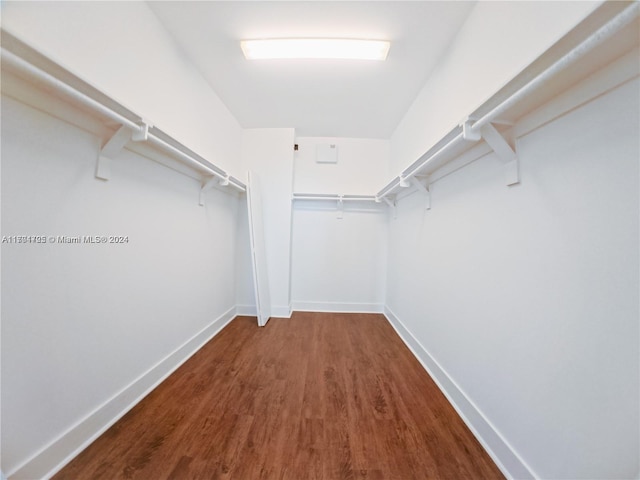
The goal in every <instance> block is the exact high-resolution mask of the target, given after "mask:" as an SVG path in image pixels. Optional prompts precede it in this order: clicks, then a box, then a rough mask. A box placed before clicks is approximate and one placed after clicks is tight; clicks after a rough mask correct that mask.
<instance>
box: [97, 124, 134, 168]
mask: <svg viewBox="0 0 640 480" xmlns="http://www.w3.org/2000/svg"><path fill="white" fill-rule="evenodd" d="M131 134H132V132H131V129H130V128H129V127H126V126H124V125H122V126H121V127H120V128H119V129H118V130H117V131H116V133H114V134H113V135H112V136H111V138H110V139H109V140H107V143H105V144H104V146H103V147H102V148H101V149H100V154H99V155H98V163H97V165H96V178H99V179H101V180H109V179H110V178H111V160H112V159H113V158H114V157H115V156H116V155H118V153H120V151H121V150H122V149H123V148H124V146H125V145H126V144H127V143H128V142H129V141H130V140H131Z"/></svg>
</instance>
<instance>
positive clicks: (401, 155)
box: [390, 1, 602, 176]
mask: <svg viewBox="0 0 640 480" xmlns="http://www.w3.org/2000/svg"><path fill="white" fill-rule="evenodd" d="M601 3H602V2H600V1H597V2H589V1H582V2H572V1H558V2H538V1H522V2H478V3H477V4H476V6H475V7H474V9H473V11H472V12H471V14H470V15H469V17H468V18H467V20H466V22H465V24H464V25H463V27H462V28H461V30H460V32H459V33H458V35H457V36H456V39H455V40H454V42H453V43H452V45H451V46H450V47H449V49H448V50H447V52H446V53H445V55H443V57H442V59H441V61H440V63H439V64H438V65H437V67H436V68H435V69H434V70H433V72H432V73H431V75H430V77H429V79H428V81H427V83H426V84H425V85H424V87H423V88H422V90H421V91H420V93H419V94H418V97H417V98H416V100H415V101H414V102H413V104H412V105H411V107H410V108H409V110H408V111H407V113H406V114H405V116H404V117H403V119H402V121H401V122H400V124H399V125H398V127H397V128H396V130H395V132H394V133H393V136H392V137H391V171H390V176H395V175H398V174H399V173H400V172H401V171H402V170H403V169H404V168H406V167H407V166H408V165H409V164H411V163H412V162H414V161H415V160H417V159H418V158H419V157H420V156H421V155H422V154H423V153H424V152H426V151H427V150H428V149H429V148H431V147H432V146H433V145H434V144H435V143H436V142H437V141H438V140H440V139H441V138H442V137H443V136H444V135H445V134H446V133H447V132H449V131H450V130H451V129H452V128H453V127H455V126H456V125H458V124H459V123H460V122H461V121H462V120H463V118H465V117H466V116H467V115H469V114H470V113H471V112H473V111H474V110H475V109H476V108H478V107H479V106H480V105H481V104H482V103H483V102H484V101H485V100H487V99H488V98H489V97H491V96H492V95H493V94H494V93H496V92H497V91H498V90H499V89H500V88H501V87H502V86H503V85H505V84H506V83H507V82H508V81H509V80H511V79H512V78H514V77H515V76H516V75H517V74H518V73H520V71H522V70H523V69H524V68H525V67H526V66H528V65H529V64H530V63H531V62H532V61H533V60H535V59H536V58H537V57H538V56H539V55H540V54H542V53H543V52H544V51H545V50H547V49H548V48H549V47H550V46H551V45H553V44H554V43H555V42H556V41H557V40H559V39H560V38H561V37H562V36H563V35H564V34H565V33H566V32H568V31H569V30H570V29H571V28H572V27H574V26H575V25H577V24H578V23H579V22H580V21H581V20H582V19H584V18H585V17H586V16H587V15H588V14H589V13H591V12H592V11H593V10H594V9H595V8H596V7H597V6H598V5H600V4H601Z"/></svg>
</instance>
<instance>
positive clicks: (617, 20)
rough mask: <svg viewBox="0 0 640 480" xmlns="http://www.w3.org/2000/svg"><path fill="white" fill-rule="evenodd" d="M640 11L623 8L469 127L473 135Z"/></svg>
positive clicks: (637, 6) (639, 6)
mask: <svg viewBox="0 0 640 480" xmlns="http://www.w3.org/2000/svg"><path fill="white" fill-rule="evenodd" d="M639 11H640V4H639V3H638V2H632V3H631V5H630V6H628V7H627V8H625V9H624V10H623V11H622V12H620V13H619V14H618V15H616V16H615V17H613V18H612V19H611V20H609V22H607V23H606V24H604V25H603V26H602V27H600V28H599V29H598V30H596V31H595V32H594V33H592V34H591V35H589V37H587V38H586V39H585V40H584V41H583V42H582V43H580V44H579V45H578V46H577V47H575V48H573V49H572V50H570V51H569V52H568V53H567V54H565V55H564V56H563V57H561V58H560V59H559V60H557V61H556V62H555V63H554V64H553V65H551V66H550V67H549V68H547V69H546V70H545V71H544V72H542V73H541V74H539V75H538V76H536V77H535V78H534V79H533V80H531V81H530V82H529V83H527V84H526V85H524V86H523V87H522V88H521V89H519V90H518V91H517V92H515V93H514V94H513V95H511V96H510V97H509V98H507V99H506V100H505V101H503V102H502V103H500V104H499V105H498V106H496V107H495V108H493V109H492V110H491V111H489V112H488V113H487V114H486V115H484V116H483V117H481V118H479V119H478V120H476V121H475V122H474V123H473V125H472V126H471V130H472V131H473V132H475V133H480V129H481V128H482V127H483V126H485V125H486V124H487V123H490V122H492V121H494V120H495V119H497V118H499V117H500V116H501V115H502V114H504V113H505V112H506V111H507V110H509V108H511V107H512V106H514V105H515V104H517V103H518V102H519V101H520V100H522V99H523V98H525V97H526V96H527V95H529V94H530V93H531V92H533V91H534V90H536V89H537V88H538V87H540V86H541V85H542V84H543V83H545V82H547V81H548V80H549V79H550V78H552V77H553V76H555V75H556V74H558V73H559V72H561V71H562V70H564V69H566V68H567V67H569V66H570V65H571V64H572V63H573V62H575V61H577V60H578V59H579V58H581V57H583V56H584V55H586V54H587V53H589V52H590V51H591V50H593V49H594V48H595V47H597V46H598V45H600V44H602V43H603V42H605V41H606V40H608V39H609V38H611V37H612V36H613V35H614V34H615V33H617V32H619V31H620V30H622V29H623V28H624V27H626V26H627V25H629V24H630V23H631V22H632V21H633V20H634V19H635V17H636V16H637V15H638V12H639Z"/></svg>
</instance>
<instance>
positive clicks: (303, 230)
mask: <svg viewBox="0 0 640 480" xmlns="http://www.w3.org/2000/svg"><path fill="white" fill-rule="evenodd" d="M296 141H297V143H298V145H299V151H298V152H297V154H296V160H295V174H294V190H295V191H296V192H303V193H336V194H360V195H372V194H374V193H375V192H377V191H378V190H379V189H380V188H381V187H382V186H383V184H384V183H385V182H386V179H387V178H386V172H387V171H388V165H389V142H388V141H387V140H372V139H358V138H325V137H299V138H298V139H297V140H296ZM318 144H335V145H336V146H337V148H338V163H337V164H318V163H316V161H315V159H316V145H318ZM387 222H388V213H387V210H386V208H385V207H384V206H382V205H380V204H375V203H351V202H349V203H347V204H346V205H345V211H344V218H342V219H338V218H337V215H336V204H335V203H327V202H308V201H296V203H295V204H294V213H293V239H292V274H291V283H292V299H293V305H294V309H296V310H316V311H317V310H328V311H382V307H383V305H384V288H385V277H386V273H385V272H386V256H387V255H386V249H387Z"/></svg>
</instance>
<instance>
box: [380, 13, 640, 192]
mask: <svg viewBox="0 0 640 480" xmlns="http://www.w3.org/2000/svg"><path fill="white" fill-rule="evenodd" d="M639 13H640V2H631V4H630V5H629V6H627V7H626V8H625V9H624V10H622V11H621V12H619V13H618V14H617V15H615V16H614V17H613V18H612V19H611V20H609V21H608V22H607V23H605V24H604V25H603V26H601V27H600V28H598V29H597V30H596V31H595V32H593V33H592V34H591V35H589V36H588V37H587V38H586V39H585V40H583V41H582V42H581V43H579V44H578V45H577V46H576V47H574V48H573V49H571V50H570V51H569V52H568V53H566V54H565V55H563V56H562V57H561V58H560V59H558V60H557V61H555V62H554V63H553V64H552V65H551V66H550V67H548V68H547V69H545V70H544V71H543V72H541V73H540V74H538V75H537V76H535V77H534V78H533V79H532V80H530V81H529V82H527V83H526V84H525V85H524V86H522V87H521V88H519V89H518V90H516V92H515V93H513V94H512V95H510V96H509V97H508V98H507V99H505V100H503V101H502V102H500V103H499V104H498V105H497V106H495V107H493V108H492V109H491V110H490V111H489V112H487V113H486V114H484V115H483V116H482V117H481V118H479V119H477V120H471V119H468V120H467V121H466V122H465V123H464V124H463V125H460V126H458V127H457V128H456V129H454V130H453V131H451V132H449V134H448V135H447V136H448V137H451V138H450V140H448V141H447V142H446V143H444V145H443V146H441V147H439V148H433V149H431V150H429V151H428V152H426V153H425V154H424V155H423V156H422V157H420V158H419V159H418V161H416V162H414V163H413V164H412V165H411V166H409V167H408V168H407V169H405V170H404V171H403V172H402V173H401V174H400V175H399V176H397V177H396V178H394V179H393V180H391V182H389V183H388V184H387V185H386V186H385V187H384V188H382V190H380V191H379V192H378V194H377V195H376V197H377V198H379V199H384V198H386V197H387V196H389V195H392V194H394V193H395V192H396V190H398V189H399V188H402V187H406V186H408V185H410V182H408V180H410V179H411V178H413V177H415V176H416V175H419V174H421V173H424V171H425V170H426V169H427V167H428V166H429V165H430V164H431V165H433V164H434V163H436V162H437V161H438V160H440V159H441V158H442V157H443V156H444V155H445V154H449V153H450V152H451V150H453V149H454V148H455V147H460V146H463V145H464V144H465V143H466V144H468V143H469V142H477V141H480V140H482V139H484V140H487V138H489V139H491V141H487V143H489V144H490V146H491V147H492V149H494V151H496V153H497V154H498V156H499V157H500V156H502V157H503V158H502V159H503V160H504V161H505V163H509V165H506V166H507V167H508V169H509V170H508V175H507V184H508V185H512V184H514V183H518V181H519V180H518V178H517V156H516V155H515V152H509V148H510V147H508V143H507V142H506V140H504V139H502V140H501V139H498V138H496V132H497V131H496V130H495V129H494V128H493V126H492V123H496V124H497V123H500V122H499V120H498V119H499V118H500V116H502V115H503V114H504V113H505V112H507V111H508V110H509V109H510V108H512V107H513V106H514V105H516V104H517V103H518V102H520V101H522V100H523V99H524V98H526V97H527V96H528V95H530V94H531V93H532V92H533V91H535V90H537V89H538V88H540V87H541V86H542V85H543V84H544V83H546V82H548V81H549V80H550V79H551V78H552V77H554V76H555V75H557V74H558V73H559V72H561V71H563V70H565V69H567V68H568V67H569V66H571V65H572V64H574V63H575V62H576V61H577V60H579V59H580V58H582V57H583V56H585V55H586V54H587V53H589V52H590V51H592V50H594V49H595V48H596V47H598V46H599V45H601V44H603V43H604V42H605V41H606V40H608V39H609V38H611V37H613V35H615V34H616V33H617V32H619V31H620V30H622V29H623V28H624V27H626V26H627V25H629V24H630V23H631V22H632V21H634V20H635V18H636V17H637V16H638V14H639ZM452 135H453V136H452ZM445 138H446V137H445ZM444 140H445V139H443V140H442V141H444ZM442 141H441V142H442ZM496 141H497V143H496ZM436 147H437V145H436ZM494 147H497V150H496V148H494ZM507 147H508V148H507ZM514 177H515V178H514Z"/></svg>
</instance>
